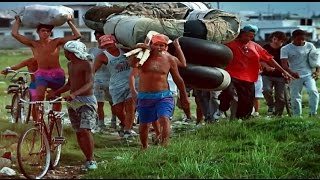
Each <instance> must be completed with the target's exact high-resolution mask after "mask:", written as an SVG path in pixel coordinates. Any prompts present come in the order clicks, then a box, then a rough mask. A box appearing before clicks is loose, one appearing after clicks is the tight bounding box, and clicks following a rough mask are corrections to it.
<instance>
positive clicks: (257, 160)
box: [85, 118, 320, 179]
mask: <svg viewBox="0 0 320 180" xmlns="http://www.w3.org/2000/svg"><path fill="white" fill-rule="evenodd" d="M319 128H320V124H319V120H316V119H308V120H306V119H292V118H291V119H290V118H282V119H273V120H266V119H253V120H249V121H245V122H242V123H239V122H238V121H234V122H227V121H222V122H220V123H217V124H212V125H207V126H205V127H203V128H200V129H199V130H197V131H195V132H189V133H183V134H180V136H179V137H176V138H172V140H171V144H170V146H169V147H167V148H163V147H158V146H151V147H150V149H148V150H147V151H141V150H138V149H137V148H132V149H128V150H126V151H121V150H119V151H118V152H117V154H118V156H121V157H122V159H120V160H119V159H118V160H116V159H111V158H107V159H106V160H107V162H105V163H103V164H100V166H99V169H98V170H97V171H94V172H89V173H88V174H87V175H86V176H85V177H86V178H92V179H94V178H188V179H189V178H250V179H251V178H319V177H320V174H319V170H320V161H319V160H320V133H319ZM105 142H106V144H107V145H106V147H108V141H105ZM96 153H97V154H99V156H101V157H103V156H105V157H108V154H110V153H113V152H110V151H108V149H97V151H96Z"/></svg>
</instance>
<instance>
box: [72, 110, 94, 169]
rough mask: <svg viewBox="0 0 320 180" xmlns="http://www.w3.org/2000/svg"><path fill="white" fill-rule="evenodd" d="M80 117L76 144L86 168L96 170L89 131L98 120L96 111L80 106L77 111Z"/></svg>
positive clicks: (92, 143) (92, 141)
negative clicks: (84, 159)
mask: <svg viewBox="0 0 320 180" xmlns="http://www.w3.org/2000/svg"><path fill="white" fill-rule="evenodd" d="M77 112H78V114H79V115H80V126H79V129H78V131H77V133H76V135H77V140H78V144H79V146H80V148H81V150H82V152H83V154H84V155H85V157H86V168H88V169H89V170H93V169H96V168H97V164H96V162H95V161H94V156H93V151H94V140H93V136H92V132H91V130H92V129H93V128H94V127H95V125H96V121H97V118H98V115H97V112H96V109H95V108H94V107H92V106H82V107H80V108H79V109H78V110H77Z"/></svg>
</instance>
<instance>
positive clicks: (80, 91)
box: [50, 41, 98, 170]
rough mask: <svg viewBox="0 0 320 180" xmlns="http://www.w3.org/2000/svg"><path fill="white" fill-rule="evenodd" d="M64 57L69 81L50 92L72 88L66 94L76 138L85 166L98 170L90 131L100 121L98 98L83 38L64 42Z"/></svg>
mask: <svg viewBox="0 0 320 180" xmlns="http://www.w3.org/2000/svg"><path fill="white" fill-rule="evenodd" d="M64 54H65V57H66V58H67V59H68V60H69V63H68V73H69V79H68V82H67V83H66V84H65V85H64V86H63V87H61V88H60V89H58V90H56V91H54V92H51V93H50V96H54V95H55V94H62V93H64V92H66V91H70V94H69V95H67V96H65V97H64V99H65V100H66V101H70V104H68V113H69V118H70V121H71V124H72V127H73V128H74V129H75V131H76V135H77V141H78V144H79V146H80V149H81V150H82V152H83V154H84V155H85V157H86V162H85V167H86V168H87V169H88V170H94V169H97V163H96V161H94V160H93V149H94V142H93V137H92V133H91V129H93V128H94V127H95V125H96V120H97V117H98V116H97V112H96V108H97V100H96V97H95V96H94V95H93V83H94V72H93V63H92V62H91V61H92V59H93V56H92V55H91V54H88V53H87V48H86V46H85V45H84V44H83V43H82V42H80V41H68V42H67V43H66V44H65V45H64Z"/></svg>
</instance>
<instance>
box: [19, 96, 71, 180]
mask: <svg viewBox="0 0 320 180" xmlns="http://www.w3.org/2000/svg"><path fill="white" fill-rule="evenodd" d="M61 99H62V97H58V98H56V99H54V100H49V101H33V102H30V101H26V100H23V99H20V101H21V102H22V103H26V104H34V105H35V104H36V105H37V106H36V111H37V117H38V118H37V121H36V122H35V123H34V126H33V127H31V128H29V129H27V130H26V131H25V132H24V133H23V134H22V135H21V136H20V138H19V141H18V146H17V160H18V165H19V168H20V171H21V172H22V174H23V175H24V176H25V177H26V178H30V179H41V178H42V177H44V176H45V175H46V174H47V172H48V170H49V168H50V169H55V167H57V165H58V163H59V160H60V154H61V149H62V145H63V144H64V143H65V138H64V137H63V136H62V134H63V125H62V123H63V122H62V121H63V118H62V117H63V116H64V115H65V113H64V112H60V111H54V110H53V109H52V105H53V104H54V103H59V102H65V101H60V100H61ZM45 103H49V104H50V105H51V108H50V109H48V112H47V119H48V122H47V124H46V122H45V118H44V116H45V113H46V110H45V106H44V104H45Z"/></svg>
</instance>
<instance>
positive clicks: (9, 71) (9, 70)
mask: <svg viewBox="0 0 320 180" xmlns="http://www.w3.org/2000/svg"><path fill="white" fill-rule="evenodd" d="M7 72H8V73H15V74H28V75H30V74H33V73H32V72H28V71H16V70H12V69H7Z"/></svg>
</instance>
